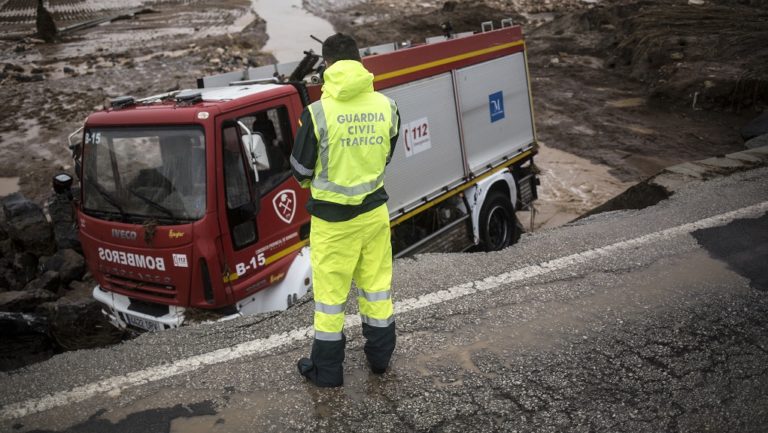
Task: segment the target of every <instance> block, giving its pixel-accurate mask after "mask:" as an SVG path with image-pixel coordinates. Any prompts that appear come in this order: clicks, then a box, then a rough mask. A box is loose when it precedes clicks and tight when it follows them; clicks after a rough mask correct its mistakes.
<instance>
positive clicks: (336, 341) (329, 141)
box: [291, 33, 400, 387]
mask: <svg viewBox="0 0 768 433" xmlns="http://www.w3.org/2000/svg"><path fill="white" fill-rule="evenodd" d="M323 59H324V60H325V63H326V70H325V73H324V75H323V77H324V80H325V84H323V96H322V98H321V99H320V100H319V101H317V102H315V103H313V104H311V105H310V106H309V107H307V109H305V110H304V112H303V113H302V115H301V120H300V121H299V131H298V133H297V137H296V144H295V146H294V148H293V152H292V154H291V166H292V168H293V175H294V176H295V177H296V179H297V180H298V181H299V182H300V183H301V186H302V187H304V188H307V187H309V188H310V190H311V198H310V199H309V202H308V203H307V210H308V211H309V213H310V214H311V215H312V219H311V230H310V235H309V243H310V259H311V262H312V279H313V285H314V288H313V291H314V298H315V317H314V319H315V320H314V324H315V339H314V342H313V344H312V353H311V355H310V357H309V358H302V359H300V360H299V363H298V367H299V372H300V373H301V374H302V375H303V376H304V377H306V378H307V379H309V380H310V381H312V382H313V383H314V384H315V385H317V386H321V387H335V386H341V385H343V384H344V370H343V367H342V363H343V362H344V346H345V342H346V338H345V336H344V305H345V303H346V300H347V297H348V295H349V290H350V287H351V283H352V280H353V279H354V281H355V284H356V286H357V300H358V304H359V307H360V318H361V319H362V322H363V336H364V337H365V339H366V342H365V347H364V351H365V356H366V358H367V359H368V364H369V366H370V368H371V370H372V371H373V372H374V373H375V374H382V373H384V372H385V371H386V369H387V367H388V366H389V361H390V358H391V357H392V352H393V351H394V350H395V320H394V315H393V313H394V311H393V308H392V292H391V286H390V284H391V281H392V244H391V242H390V227H389V211H388V210H387V205H386V202H387V199H388V198H389V197H388V196H387V193H386V191H384V168H385V167H386V165H387V164H388V163H389V161H390V159H391V158H392V152H393V151H394V148H395V143H396V142H397V136H398V133H399V130H400V116H399V114H398V111H397V105H396V104H395V102H394V101H393V100H391V99H389V98H388V97H386V96H384V95H382V94H381V93H378V92H374V90H373V74H371V73H370V72H368V70H366V69H365V67H364V66H363V64H362V63H361V61H360V53H359V50H358V48H357V43H356V42H355V40H354V39H353V38H352V37H350V36H347V35H344V34H341V33H337V34H335V35H333V36H331V37H329V38H328V39H326V40H325V42H323Z"/></svg>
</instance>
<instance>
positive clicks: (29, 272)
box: [13, 252, 37, 284]
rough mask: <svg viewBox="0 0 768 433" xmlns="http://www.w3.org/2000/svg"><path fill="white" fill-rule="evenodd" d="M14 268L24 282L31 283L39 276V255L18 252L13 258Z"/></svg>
mask: <svg viewBox="0 0 768 433" xmlns="http://www.w3.org/2000/svg"><path fill="white" fill-rule="evenodd" d="M13 270H14V271H15V272H16V276H17V277H18V279H19V280H20V281H21V282H22V284H27V283H29V282H30V281H32V280H34V279H35V278H37V256H35V255H34V254H32V253H30V252H22V253H16V254H15V255H14V258H13Z"/></svg>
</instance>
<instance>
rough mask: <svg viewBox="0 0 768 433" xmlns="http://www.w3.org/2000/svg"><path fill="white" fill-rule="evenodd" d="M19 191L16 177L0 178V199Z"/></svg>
mask: <svg viewBox="0 0 768 433" xmlns="http://www.w3.org/2000/svg"><path fill="white" fill-rule="evenodd" d="M18 190H19V178H18V177H0V197H3V196H6V195H9V194H13V193H14V192H17V191H18Z"/></svg>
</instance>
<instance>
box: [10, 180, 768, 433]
mask: <svg viewBox="0 0 768 433" xmlns="http://www.w3.org/2000/svg"><path fill="white" fill-rule="evenodd" d="M766 263H768V169H767V168H760V169H755V170H751V171H746V172H741V173H737V174H734V175H731V176H728V177H723V178H719V179H715V180H710V181H707V182H703V183H693V184H689V185H687V186H685V187H683V188H682V189H681V190H679V191H677V192H676V193H675V194H674V195H673V196H672V197H671V198H670V199H668V200H664V201H662V202H660V203H659V204H657V205H655V206H653V207H650V208H646V209H643V210H639V211H620V212H612V213H607V214H601V215H597V216H593V217H591V218H588V219H586V220H582V221H580V222H578V223H577V224H572V225H568V226H565V227H561V228H558V229H554V230H548V231H544V232H540V233H537V234H534V235H526V236H524V237H523V239H522V240H521V242H520V243H519V244H518V245H515V246H514V247H512V248H510V249H508V250H506V251H502V252H498V253H489V254H484V253H475V254H435V255H424V256H419V257H417V258H416V259H406V260H399V261H397V262H396V265H395V281H394V283H393V288H394V290H395V293H396V302H397V304H396V308H397V311H399V313H398V316H397V324H398V338H399V340H398V348H397V351H396V355H395V359H394V363H393V367H392V370H391V371H390V372H388V373H387V374H385V375H384V376H383V377H377V376H373V375H371V374H369V373H368V372H367V370H366V367H365V362H364V356H363V354H362V341H361V335H360V331H359V326H358V325H357V323H359V322H358V321H356V319H355V317H356V316H355V315H354V314H355V312H356V310H355V309H354V308H352V306H353V305H354V302H352V303H350V305H349V306H348V314H350V316H349V317H348V330H347V337H348V345H347V361H346V363H345V377H346V379H345V380H346V384H345V386H344V387H343V388H341V389H334V390H318V389H315V388H313V387H312V386H310V385H308V384H306V383H305V382H304V381H303V380H302V379H301V377H300V376H299V375H298V373H297V372H296V367H295V362H296V360H297V359H298V358H299V357H301V356H304V355H306V354H307V353H308V349H309V344H310V340H309V338H308V336H309V335H311V333H310V332H309V330H310V329H311V328H310V325H311V322H310V317H311V310H312V303H311V302H306V303H304V304H303V305H300V306H298V307H295V308H292V309H291V310H289V311H287V312H284V313H282V314H279V315H264V316H258V317H249V318H245V319H240V320H236V321H231V322H226V323H215V324H208V325H195V326H190V327H186V328H183V329H180V330H176V331H166V332H162V333H156V334H146V335H143V336H141V337H139V338H137V339H135V340H132V341H129V342H126V343H124V344H121V345H119V346H115V347H111V348H107V349H100V350H91V351H81V352H72V353H65V354H63V355H59V356H57V357H54V358H53V359H51V360H49V361H46V362H44V363H41V364H37V365H33V366H30V367H29V368H26V369H24V370H19V371H15V372H10V373H3V374H0V390H2V391H0V431H3V432H6V431H7V432H17V431H18V432H28V431H36V432H41V431H43V432H51V431H54V432H97V431H98V432H103V431H114V432H137V431H142V432H169V431H170V432H191V433H194V432H257V431H258V432H261V431H275V432H292V431H296V432H300V431H334V432H353V431H354V432H377V433H380V432H416V431H433V432H455V431H461V432H465V433H466V432H475V431H478V432H480V431H483V432H487V431H510V432H512V431H519V432H523V431H531V432H561V431H570V432H592V431H606V432H667V431H669V432H678V431H680V432H705V431H711V432H729V431H733V432H762V431H768V327H766V325H765V320H766V317H768V285H767V283H766V282H767V281H768V266H766Z"/></svg>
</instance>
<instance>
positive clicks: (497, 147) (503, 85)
mask: <svg viewBox="0 0 768 433" xmlns="http://www.w3.org/2000/svg"><path fill="white" fill-rule="evenodd" d="M455 82H456V85H455V86H454V79H453V76H452V74H451V73H444V74H441V75H436V76H434V77H429V78H426V79H422V80H419V81H414V82H411V83H407V84H403V85H400V86H397V87H393V88H390V89H386V90H384V91H383V92H382V93H384V94H386V95H387V96H389V97H391V98H392V99H394V100H395V101H397V104H398V107H399V109H400V138H399V139H398V142H397V148H396V149H395V153H394V155H393V157H392V161H391V162H390V165H389V166H388V167H387V173H386V176H387V177H386V189H387V193H388V194H389V197H390V198H389V202H388V204H389V211H390V214H391V215H393V216H394V215H397V214H399V213H402V212H407V211H409V210H411V209H413V208H415V207H417V206H418V205H420V204H422V203H424V202H425V200H428V199H430V198H432V197H434V196H436V195H438V194H440V193H442V192H443V191H445V190H446V189H450V188H453V187H455V186H457V185H459V184H461V183H462V182H464V181H465V179H467V178H468V177H469V176H470V174H473V175H475V176H476V175H479V174H481V173H483V172H485V171H487V170H488V169H490V168H492V167H494V166H496V165H498V164H499V163H501V162H503V161H504V160H505V159H508V158H511V157H513V156H515V155H518V154H520V153H522V152H523V151H525V150H528V149H530V148H531V147H533V144H534V129H533V118H532V116H531V106H530V103H531V101H530V94H529V92H528V74H527V71H526V66H525V56H524V54H523V53H516V54H512V55H509V56H506V57H502V58H499V59H495V60H491V61H487V62H483V63H479V64H476V65H472V66H469V67H465V68H462V69H458V70H457V71H456V80H455ZM455 98H458V105H459V107H460V109H461V113H460V116H459V115H458V114H457V112H456V105H457V103H456V99H455ZM459 121H461V125H459ZM419 125H425V126H426V131H418V133H416V134H414V131H413V130H414V128H418V127H419ZM437 125H439V128H438V127H436V126H437ZM422 127H423V126H422ZM462 131H463V137H464V147H465V148H464V149H463V150H462V143H461V141H460V140H461V138H460V137H461V134H460V132H462ZM422 132H427V134H423V133H422ZM465 158H466V161H465ZM467 169H468V170H467ZM494 179H495V181H498V180H500V179H498V178H496V177H494ZM495 181H493V182H489V181H488V180H485V181H484V183H485V184H488V186H490V184H493V183H495ZM509 182H510V190H511V191H512V194H511V196H512V198H513V199H514V198H515V185H514V180H512V179H511V176H510V180H509ZM478 203H482V200H479V201H478ZM513 203H514V201H513Z"/></svg>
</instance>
